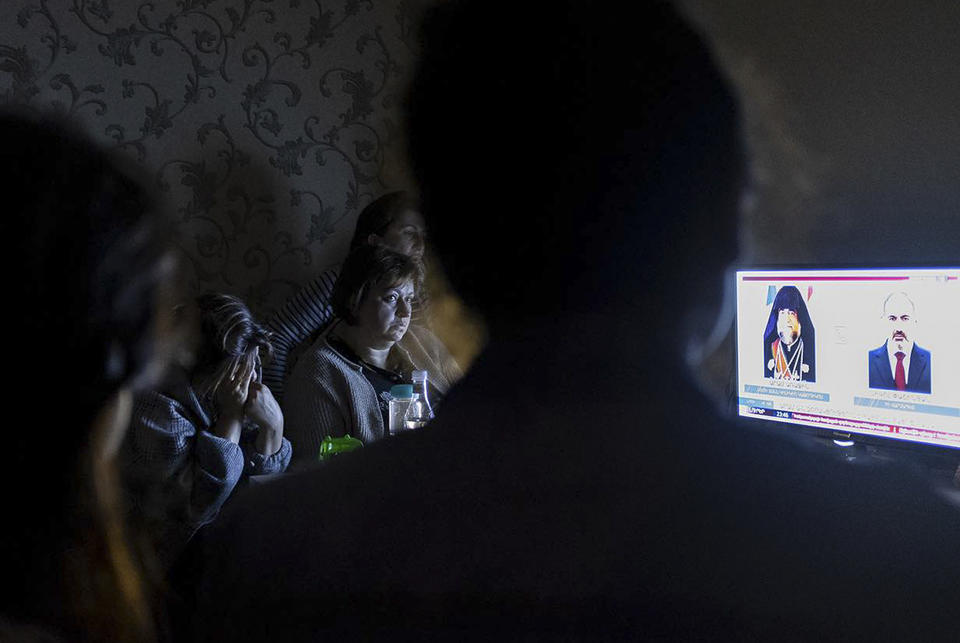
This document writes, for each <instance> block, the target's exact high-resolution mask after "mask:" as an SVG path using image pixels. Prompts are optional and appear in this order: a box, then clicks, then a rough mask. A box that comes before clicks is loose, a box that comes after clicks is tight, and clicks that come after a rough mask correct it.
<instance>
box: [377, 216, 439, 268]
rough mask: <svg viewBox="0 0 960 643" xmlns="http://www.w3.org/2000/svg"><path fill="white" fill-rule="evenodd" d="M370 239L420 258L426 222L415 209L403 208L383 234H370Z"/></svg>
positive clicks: (404, 253)
mask: <svg viewBox="0 0 960 643" xmlns="http://www.w3.org/2000/svg"><path fill="white" fill-rule="evenodd" d="M370 236H371V241H372V242H373V243H375V244H380V245H383V246H386V247H387V248H390V249H391V250H393V251H394V252H399V253H400V254H403V255H407V256H408V257H413V258H414V259H420V258H421V257H423V242H424V238H425V237H426V224H424V222H423V217H422V216H421V215H420V213H419V212H417V211H415V210H404V211H403V212H402V213H400V216H398V217H397V218H396V219H394V220H393V221H392V222H391V223H390V225H389V226H387V229H386V230H384V231H383V235H382V236H381V235H375V234H374V235H370Z"/></svg>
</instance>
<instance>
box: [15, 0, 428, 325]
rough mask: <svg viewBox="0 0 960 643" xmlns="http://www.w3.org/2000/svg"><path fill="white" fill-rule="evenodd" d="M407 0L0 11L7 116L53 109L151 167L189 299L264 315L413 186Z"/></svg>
mask: <svg viewBox="0 0 960 643" xmlns="http://www.w3.org/2000/svg"><path fill="white" fill-rule="evenodd" d="M419 12H420V9H419V7H418V6H417V4H416V3H415V2H413V1H412V0H336V2H328V1H326V0H3V2H2V3H0V104H3V105H10V104H17V105H26V106H28V107H29V108H30V109H35V110H38V111H43V112H51V111H52V112H56V113H58V114H61V115H65V116H67V117H68V118H70V119H73V120H75V121H77V122H79V123H80V124H81V126H82V127H83V129H85V130H86V131H87V132H89V134H90V135H91V136H92V137H93V138H94V139H96V140H98V141H100V142H102V143H103V144H105V145H107V146H110V147H113V148H116V149H117V150H118V151H119V153H121V154H122V155H123V157H125V158H128V159H129V161H130V163H131V164H134V165H135V166H137V167H139V168H141V170H142V172H144V173H146V176H148V177H149V179H150V180H152V181H153V182H154V183H155V186H156V187H157V188H158V189H159V190H160V191H161V193H163V194H164V196H165V197H166V198H167V200H168V204H169V206H170V208H171V210H172V214H173V216H174V218H175V221H176V229H177V237H178V245H179V247H180V249H181V250H182V251H183V254H184V257H185V261H186V263H187V267H188V271H187V272H188V274H189V275H190V277H191V279H192V281H193V286H194V287H196V288H198V289H207V288H209V289H215V290H222V291H226V292H230V293H234V294H238V295H240V296H242V297H244V298H245V299H246V300H247V301H248V302H249V303H250V305H251V307H252V308H253V309H254V311H255V312H258V313H260V314H267V313H268V312H269V311H270V310H271V309H272V308H273V307H275V306H278V305H279V304H281V303H282V302H283V301H284V299H285V298H286V297H288V296H289V295H290V294H292V293H293V292H294V291H295V290H296V289H297V288H298V287H299V286H300V285H301V284H302V283H305V282H306V281H307V280H309V279H310V278H311V277H312V276H313V275H315V274H317V273H319V272H320V271H321V270H322V269H323V268H325V267H326V266H328V265H330V264H333V263H337V262H339V261H340V260H341V259H342V257H343V254H344V253H345V251H346V248H347V245H348V243H349V237H350V234H351V232H352V229H353V224H354V221H355V218H356V215H357V213H358V212H359V211H360V209H362V208H363V206H364V205H366V204H367V203H369V202H370V201H371V200H372V199H374V198H376V197H377V196H379V195H380V194H382V193H383V192H385V191H388V190H391V189H399V188H402V187H405V185H406V183H407V180H406V178H405V172H404V170H403V163H402V161H401V159H402V142H401V135H400V131H399V124H400V113H399V109H400V103H401V101H402V97H403V92H404V90H405V86H406V81H407V78H408V75H409V71H410V68H411V66H412V62H413V60H414V57H415V53H416V43H415V41H414V33H415V24H416V20H417V16H418V15H419Z"/></svg>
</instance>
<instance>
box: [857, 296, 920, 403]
mask: <svg viewBox="0 0 960 643" xmlns="http://www.w3.org/2000/svg"><path fill="white" fill-rule="evenodd" d="M883 322H884V325H885V326H886V329H887V333H886V339H885V340H884V342H883V345H882V346H879V347H877V348H875V349H873V350H872V351H870V353H869V355H868V358H867V368H868V370H869V378H870V388H876V389H886V390H890V391H907V392H909V393H929V392H930V361H931V360H930V351H928V350H924V349H923V348H920V346H919V344H917V343H916V329H917V309H916V306H915V305H914V303H913V300H912V299H910V297H909V296H908V295H907V293H904V292H894V293H890V294H889V295H887V296H886V298H884V300H883Z"/></svg>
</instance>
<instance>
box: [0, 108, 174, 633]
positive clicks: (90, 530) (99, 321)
mask: <svg viewBox="0 0 960 643" xmlns="http://www.w3.org/2000/svg"><path fill="white" fill-rule="evenodd" d="M0 140H2V141H3V145H2V146H0V193H2V194H3V235H4V239H6V241H7V244H6V247H5V248H4V251H3V253H0V264H2V273H3V275H4V277H5V279H4V296H5V301H6V302H7V303H8V308H7V310H6V311H5V314H4V315H3V322H2V334H3V336H4V337H5V338H6V341H5V342H4V358H5V361H6V364H7V368H5V369H4V376H3V392H4V398H5V399H6V400H7V407H8V411H7V416H8V419H9V420H11V423H9V427H8V430H6V431H5V432H4V454H5V455H4V464H3V466H2V467H0V488H2V489H3V497H4V500H3V513H4V518H5V519H4V525H3V529H0V570H2V573H0V588H2V589H0V640H3V641H50V640H69V641H149V640H151V639H154V638H156V634H157V628H156V617H155V612H154V607H153V601H152V600H151V596H150V594H151V593H150V591H149V590H148V585H149V583H147V582H146V581H145V575H144V573H143V565H142V558H141V557H140V556H138V555H137V553H136V549H135V548H134V547H132V546H131V542H132V540H133V539H131V538H129V537H128V530H127V528H126V525H125V522H124V520H123V511H122V509H121V507H120V504H119V496H120V494H119V491H120V489H119V485H118V483H117V476H116V470H115V466H114V464H115V463H114V460H115V454H116V451H117V447H118V445H119V443H120V442H121V441H122V439H123V435H124V433H125V431H126V430H127V426H128V425H129V418H130V408H131V399H132V393H131V391H132V390H133V389H135V388H138V387H142V386H148V385H152V384H153V376H154V375H155V374H156V373H157V371H158V368H157V367H158V366H159V363H158V360H157V359H156V356H157V355H158V353H160V352H165V351H160V350H159V349H160V347H161V345H162V344H166V343H167V341H168V340H170V339H171V337H170V335H169V327H168V326H167V325H166V324H164V323H162V320H159V319H157V318H156V316H155V314H154V311H156V310H166V309H168V308H169V306H167V305H165V304H164V303H163V301H162V299H163V297H164V296H165V295H167V296H168V295H169V292H167V291H166V290H165V289H164V288H163V287H162V284H163V283H164V282H165V280H166V279H167V278H168V276H169V274H170V273H171V271H172V270H171V269H172V266H173V265H174V264H173V261H172V259H171V255H170V254H169V253H168V252H167V245H166V243H165V242H164V238H165V236H166V235H165V234H162V233H161V232H162V228H163V225H162V223H161V222H160V219H159V217H157V216H155V215H154V214H152V213H151V207H150V203H149V201H150V199H148V198H147V197H146V195H145V193H144V191H143V189H142V188H141V186H140V185H139V184H138V182H136V181H134V180H133V179H131V178H130V177H128V176H127V175H126V174H125V173H124V172H121V171H120V170H119V167H121V166H120V165H119V163H118V162H115V161H114V160H112V159H111V158H110V157H109V156H108V155H107V154H106V153H105V152H102V151H100V150H98V149H96V148H95V147H94V146H93V145H92V144H90V143H88V142H86V141H85V140H84V139H83V138H82V137H80V136H78V135H76V134H75V133H73V132H71V131H69V129H67V128H65V127H64V126H63V125H60V124H52V123H49V122H40V121H37V120H35V119H33V118H29V119H27V118H22V117H17V116H0ZM15 409H16V410H19V411H20V412H19V413H15ZM16 416H19V417H16Z"/></svg>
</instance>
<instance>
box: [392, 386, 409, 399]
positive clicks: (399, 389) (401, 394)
mask: <svg viewBox="0 0 960 643" xmlns="http://www.w3.org/2000/svg"><path fill="white" fill-rule="evenodd" d="M390 397H392V398H394V399H396V398H408V397H413V385H412V384H394V385H393V386H392V387H390Z"/></svg>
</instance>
